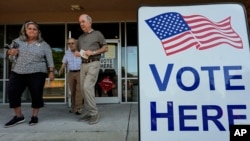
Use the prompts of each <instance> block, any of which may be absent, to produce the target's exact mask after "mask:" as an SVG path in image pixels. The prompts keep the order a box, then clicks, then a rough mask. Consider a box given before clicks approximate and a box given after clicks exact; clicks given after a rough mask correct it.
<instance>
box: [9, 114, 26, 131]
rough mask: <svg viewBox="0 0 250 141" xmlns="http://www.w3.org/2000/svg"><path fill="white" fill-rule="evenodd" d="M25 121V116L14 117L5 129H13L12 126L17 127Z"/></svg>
mask: <svg viewBox="0 0 250 141" xmlns="http://www.w3.org/2000/svg"><path fill="white" fill-rule="evenodd" d="M24 121H25V118H24V116H21V117H17V116H14V117H13V118H12V119H11V120H10V121H9V122H7V123H6V124H5V125H4V127H5V128H8V127H12V126H15V125H17V124H20V123H23V122H24Z"/></svg>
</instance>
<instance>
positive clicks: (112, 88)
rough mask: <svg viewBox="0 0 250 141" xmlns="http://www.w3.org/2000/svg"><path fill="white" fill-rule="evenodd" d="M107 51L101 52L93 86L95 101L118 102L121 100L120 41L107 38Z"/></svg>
mask: <svg viewBox="0 0 250 141" xmlns="http://www.w3.org/2000/svg"><path fill="white" fill-rule="evenodd" d="M106 41H107V45H108V48H109V50H108V52H106V53H104V54H102V57H101V60H100V63H101V68H100V71H99V76H98V80H97V83H96V86H95V96H96V102H97V103H119V102H120V101H121V92H120V91H121V88H120V86H121V85H120V84H119V83H120V81H119V80H120V79H121V78H120V76H121V75H120V74H121V72H120V69H118V68H119V67H118V66H120V58H121V57H120V54H121V53H120V46H121V45H120V41H119V40H118V39H107V40H106Z"/></svg>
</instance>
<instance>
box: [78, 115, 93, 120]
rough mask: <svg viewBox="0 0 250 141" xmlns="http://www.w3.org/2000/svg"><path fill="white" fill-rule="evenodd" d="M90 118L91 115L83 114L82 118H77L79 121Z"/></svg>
mask: <svg viewBox="0 0 250 141" xmlns="http://www.w3.org/2000/svg"><path fill="white" fill-rule="evenodd" d="M90 118H91V115H84V116H83V117H82V118H80V119H79V121H89V120H90Z"/></svg>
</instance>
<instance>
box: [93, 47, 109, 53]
mask: <svg viewBox="0 0 250 141" xmlns="http://www.w3.org/2000/svg"><path fill="white" fill-rule="evenodd" d="M107 51H108V46H107V45H104V46H102V47H101V48H100V49H97V50H93V51H92V53H91V55H98V54H102V53H104V52H107Z"/></svg>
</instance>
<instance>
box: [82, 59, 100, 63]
mask: <svg viewBox="0 0 250 141" xmlns="http://www.w3.org/2000/svg"><path fill="white" fill-rule="evenodd" d="M94 61H100V59H83V60H82V63H91V62H94Z"/></svg>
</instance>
